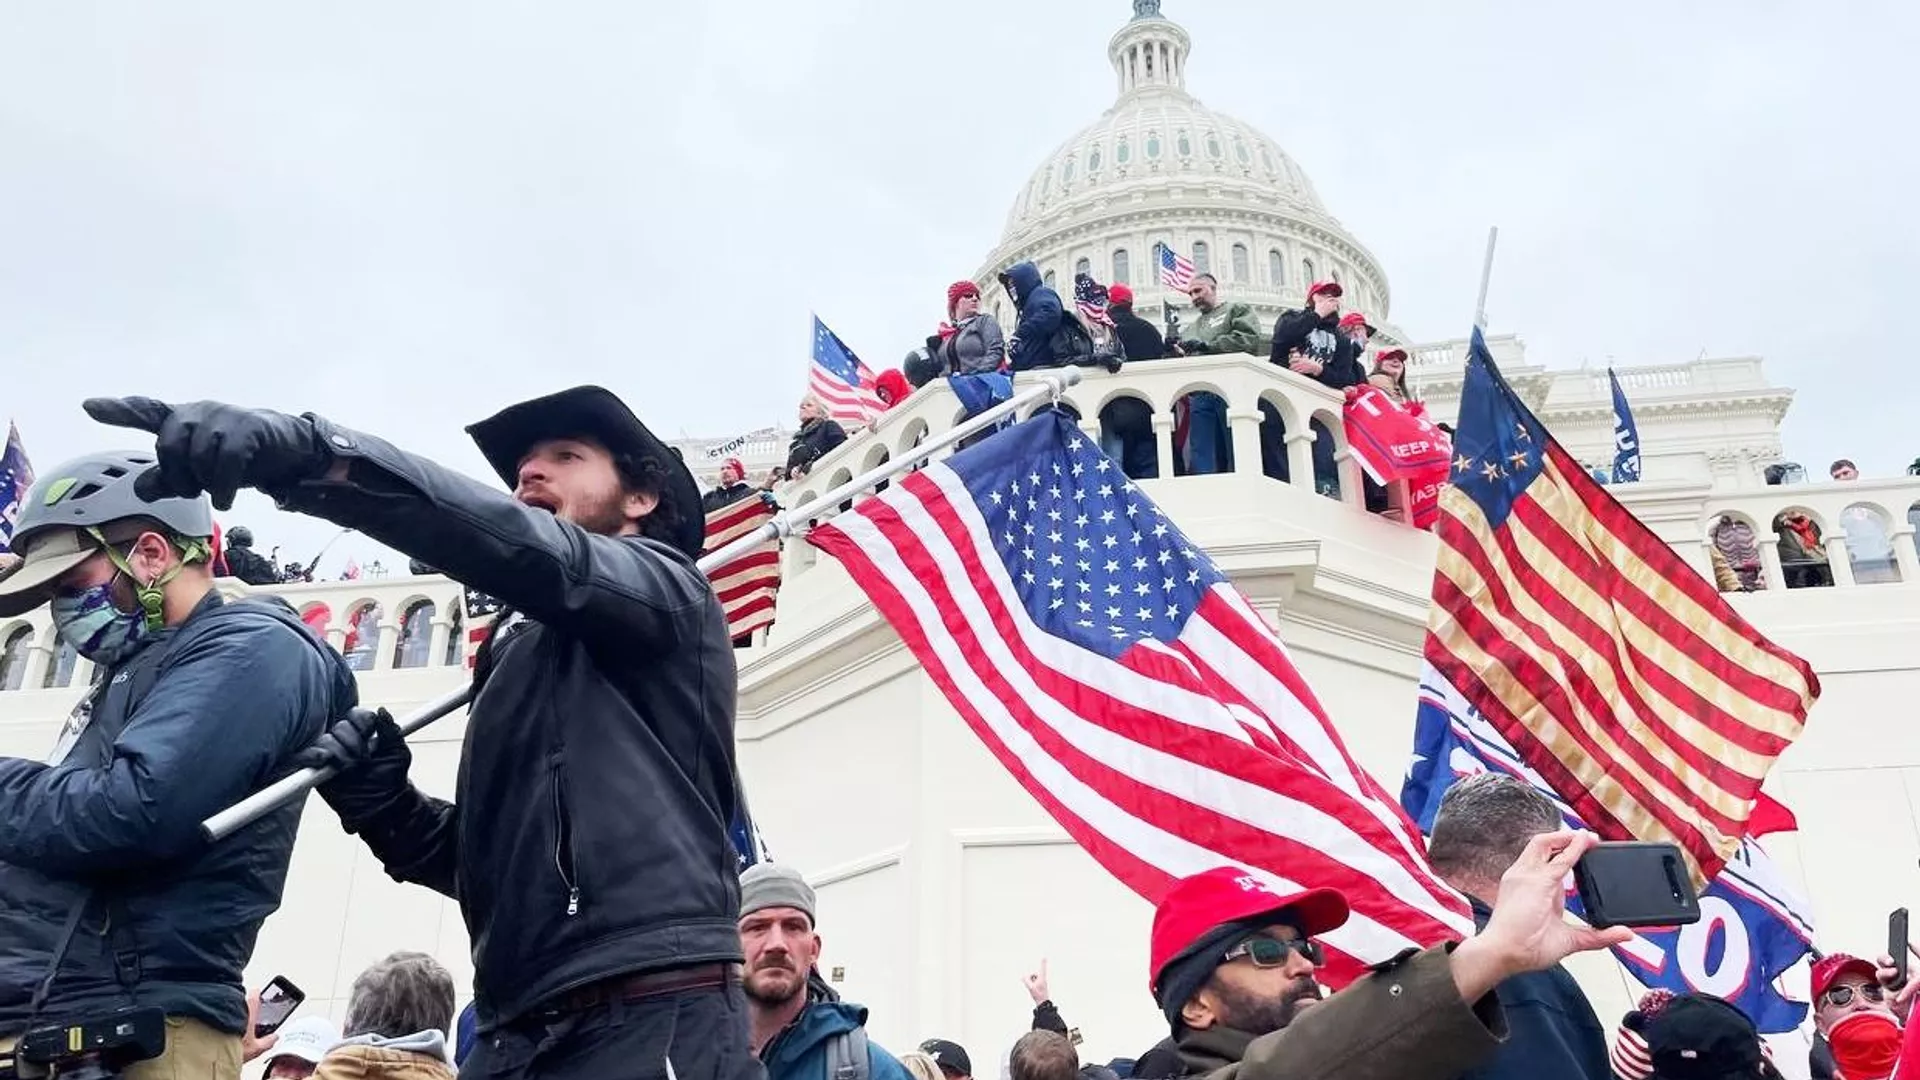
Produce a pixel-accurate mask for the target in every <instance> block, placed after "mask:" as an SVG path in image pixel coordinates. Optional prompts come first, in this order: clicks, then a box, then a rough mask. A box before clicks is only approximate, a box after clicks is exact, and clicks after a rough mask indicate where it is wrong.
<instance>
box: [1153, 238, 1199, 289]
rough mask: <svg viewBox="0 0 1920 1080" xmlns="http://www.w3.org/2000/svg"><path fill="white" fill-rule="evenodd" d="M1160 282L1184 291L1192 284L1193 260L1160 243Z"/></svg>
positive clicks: (1170, 287)
mask: <svg viewBox="0 0 1920 1080" xmlns="http://www.w3.org/2000/svg"><path fill="white" fill-rule="evenodd" d="M1160 284H1162V285H1165V286H1166V287H1167V288H1169V289H1178V290H1180V291H1181V292H1186V291H1187V288H1188V287H1189V286H1191V285H1192V284H1193V262H1192V260H1190V259H1188V258H1187V257H1186V256H1185V255H1179V254H1176V253H1175V252H1174V250H1173V249H1172V248H1170V247H1168V246H1167V245H1165V244H1161V245H1160Z"/></svg>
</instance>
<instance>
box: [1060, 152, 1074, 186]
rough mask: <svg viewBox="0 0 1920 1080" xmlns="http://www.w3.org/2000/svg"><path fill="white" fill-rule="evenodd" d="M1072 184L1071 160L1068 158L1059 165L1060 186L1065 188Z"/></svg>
mask: <svg viewBox="0 0 1920 1080" xmlns="http://www.w3.org/2000/svg"><path fill="white" fill-rule="evenodd" d="M1072 183H1073V158H1072V157H1071V156H1069V157H1068V158H1067V160H1065V161H1063V162H1061V163H1060V186H1061V187H1067V186H1068V185H1070V184H1072Z"/></svg>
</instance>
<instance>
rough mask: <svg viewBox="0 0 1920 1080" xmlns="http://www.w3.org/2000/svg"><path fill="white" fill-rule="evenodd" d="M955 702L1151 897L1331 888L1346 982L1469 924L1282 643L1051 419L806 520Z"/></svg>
mask: <svg viewBox="0 0 1920 1080" xmlns="http://www.w3.org/2000/svg"><path fill="white" fill-rule="evenodd" d="M810 539H811V541H812V542H813V543H814V544H816V545H818V546H819V547H820V548H821V549H823V550H825V551H827V552H828V553H830V554H832V555H833V556H834V557H835V558H838V559H839V560H840V561H841V562H842V563H843V564H845V566H846V568H847V570H848V572H849V573H850V574H851V575H852V577H853V580H854V581H855V582H856V583H857V584H858V585H859V586H860V588H861V589H862V590H863V591H864V592H865V593H866V595H867V597H868V598H869V599H870V600H871V601H872V602H873V603H874V605H875V607H876V608H877V609H878V610H879V611H880V613H881V614H882V615H883V616H884V617H885V618H886V619H887V621H888V622H889V623H890V624H892V626H893V628H894V629H895V630H896V631H898V632H899V634H900V636H901V638H902V639H903V640H904V641H905V642H906V644H907V646H908V648H909V649H911V650H912V652H913V654H914V656H915V658H916V659H917V660H918V661H919V662H920V664H921V666H922V667H923V668H924V669H925V670H926V672H927V674H928V675H929V676H930V677H931V678H932V679H933V680H934V682H935V684H936V685H938V686H939V687H940V689H941V691H942V692H943V693H944V694H945V695H946V698H947V700H948V702H950V703H951V704H952V705H953V707H954V709H955V710H956V711H957V712H958V713H959V714H960V715H961V717H962V718H963V719H964V720H965V721H966V723H967V724H968V725H969V726H970V727H971V728H972V729H973V731H974V733H975V734H977V735H978V736H979V737H980V739H981V741H982V742H984V743H985V744H986V746H987V749H988V750H990V751H991V752H992V753H993V754H994V756H995V757H997V758H998V759H999V760H1000V762H1001V764H1003V765H1004V766H1006V768H1007V769H1008V771H1009V772H1010V773H1012V775H1013V776H1014V778H1015V779H1017V780H1018V781H1019V782H1020V784H1021V785H1022V786H1023V787H1025V788H1026V790H1027V791H1028V792H1029V793H1030V794H1032V795H1033V797H1034V798H1035V799H1037V800H1038V801H1039V802H1040V804H1041V805H1042V806H1044V807H1045V808H1046V809H1047V811H1048V812H1049V813H1050V814H1052V815H1053V817H1054V818H1055V819H1056V820H1057V821H1059V822H1060V824H1061V825H1062V826H1063V827H1064V828H1065V829H1066V830H1067V832H1068V833H1069V834H1071V835H1072V836H1073V838H1074V839H1075V840H1076V841H1077V842H1078V843H1079V844H1080V846H1081V847H1082V848H1084V849H1085V850H1086V851H1087V852H1088V853H1089V854H1091V855H1092V856H1093V857H1094V859H1095V860H1097V861H1098V862H1099V863H1100V864H1101V865H1102V866H1104V867H1105V868H1106V869H1107V870H1108V871H1110V872H1111V873H1113V875H1114V876H1115V877H1117V878H1119V879H1120V880H1121V881H1122V882H1124V883H1125V884H1126V885H1128V886H1129V887H1130V888H1132V889H1133V890H1134V891H1136V892H1138V893H1139V894H1141V895H1142V896H1144V897H1146V898H1147V899H1148V900H1154V899H1157V898H1158V897H1159V896H1160V895H1161V893H1162V892H1164V891H1165V889H1166V888H1167V886H1168V885H1169V884H1170V883H1171V882H1173V881H1174V880H1176V879H1178V878H1181V877H1184V876H1186V875H1189V874H1195V873H1199V872H1201V871H1203V870H1207V869H1211V868H1213V867H1216V866H1223V865H1238V866H1242V867H1246V868H1248V869H1250V870H1252V871H1253V872H1254V873H1256V874H1257V875H1259V876H1260V877H1261V878H1262V879H1264V880H1265V881H1267V882H1268V883H1269V884H1271V885H1272V886H1274V887H1276V888H1278V889H1280V890H1282V891H1289V890H1294V889H1297V888H1302V887H1306V886H1309V885H1312V886H1321V885H1327V886H1334V887H1337V888H1339V889H1340V890H1342V891H1343V892H1345V893H1346V894H1347V897H1348V899H1349V900H1350V901H1351V903H1352V905H1353V908H1354V916H1353V918H1352V920H1351V921H1350V922H1348V923H1347V925H1345V926H1343V927H1341V928H1340V929H1339V930H1336V931H1334V932H1332V933H1330V934H1328V935H1326V943H1327V945H1328V947H1329V949H1330V950H1332V951H1333V952H1334V953H1335V954H1337V955H1336V956H1335V957H1334V960H1335V966H1334V969H1333V971H1332V972H1331V975H1332V977H1333V978H1335V979H1340V978H1343V977H1347V976H1351V975H1352V974H1354V973H1355V972H1356V971H1357V970H1358V967H1357V962H1365V961H1378V960H1382V959H1385V958H1387V957H1390V956H1392V955H1394V954H1395V953H1397V952H1399V951H1400V950H1402V949H1404V948H1408V947H1415V946H1423V945H1428V944H1432V943H1434V942H1436V941H1438V940H1440V939H1442V938H1445V937H1448V936H1456V937H1457V936H1459V935H1462V934H1465V933H1470V932H1471V931H1472V926H1473V924H1472V920H1471V919H1470V918H1469V916H1468V912H1467V907H1466V905H1465V903H1464V901H1462V900H1461V899H1460V897H1459V896H1458V895H1456V894H1455V893H1453V892H1452V891H1451V890H1449V889H1448V888H1447V887H1446V886H1444V885H1443V884H1441V883H1440V882H1439V881H1438V880H1437V879H1436V878H1435V877H1434V875H1433V873H1432V871H1431V870H1430V869H1429V868H1428V866H1427V865H1426V862H1425V858H1424V856H1423V854H1422V847H1421V845H1420V843H1419V841H1418V839H1417V836H1418V832H1417V830H1416V829H1415V828H1414V826H1413V824H1412V823H1411V822H1410V821H1409V820H1408V819H1407V817H1406V815H1405V814H1404V813H1403V812H1402V811H1401V809H1400V807H1399V805H1398V804H1397V803H1395V801H1394V800H1393V798H1392V796H1390V795H1388V794H1387V793H1386V792H1385V791H1384V790H1382V789H1381V787H1380V786H1379V785H1378V784H1377V783H1375V782H1374V781H1373V780H1372V779H1371V778H1370V777H1368V776H1367V775H1366V774H1365V773H1364V772H1362V771H1361V770H1360V768H1359V767H1358V766H1357V765H1355V763H1354V761H1353V758H1352V756H1351V755H1350V754H1349V753H1348V752H1347V748H1346V746H1345V745H1344V744H1343V743H1342V741H1341V739H1340V737H1339V735H1338V734H1337V733H1336V732H1335V731H1334V729H1333V726H1332V725H1331V724H1330V723H1329V722H1328V720H1327V717H1326V714H1325V712H1324V711H1323V710H1322V709H1321V707H1320V704H1319V702H1318V701H1317V700H1315V698H1314V696H1313V693H1312V691H1310V690H1309V689H1308V688H1307V685H1306V681H1305V680H1304V679H1303V678H1302V677H1301V676H1300V673H1299V672H1298V671H1297V670H1295V668H1294V666H1293V664H1292V662H1291V661H1290V660H1289V659H1288V656H1287V651H1286V649H1285V648H1284V647H1283V646H1282V645H1281V644H1280V641H1279V639H1278V638H1277V637H1276V636H1275V635H1274V633H1273V631H1272V630H1271V629H1270V628H1269V627H1268V626H1267V624H1266V623H1265V622H1264V621H1263V620H1262V619H1261V617H1260V615H1259V614H1258V613H1256V612H1255V611H1254V609H1253V608H1252V606H1251V605H1249V604H1248V602H1247V601H1246V599H1245V598H1244V597H1242V596H1241V595H1240V593H1239V592H1238V591H1237V590H1236V589H1235V588H1234V587H1233V585H1232V584H1231V583H1230V582H1229V581H1228V580H1227V579H1226V577H1225V575H1223V574H1222V573H1221V572H1220V570H1219V568H1217V567H1216V566H1214V564H1213V562H1212V561H1211V560H1209V559H1208V558H1207V556H1206V555H1205V554H1204V553H1203V552H1202V551H1200V550H1199V549H1198V548H1197V547H1195V546H1194V545H1193V544H1192V543H1191V542H1190V541H1189V540H1188V539H1187V538H1186V536H1184V535H1183V534H1182V533H1181V532H1180V530H1179V529H1178V528H1177V527H1175V526H1174V524H1173V522H1171V521H1169V520H1168V519H1167V517H1166V515H1165V514H1164V513H1162V512H1161V510H1160V508H1159V507H1157V506H1155V505H1154V503H1153V501H1152V500H1151V499H1149V498H1147V496H1146V495H1145V494H1144V493H1143V492H1142V491H1140V489H1139V488H1138V487H1136V486H1135V485H1134V484H1133V483H1132V482H1130V481H1129V480H1128V479H1127V478H1126V477H1125V476H1124V475H1122V473H1121V472H1120V467H1119V466H1118V465H1117V464H1115V463H1114V461H1113V460H1112V459H1111V458H1109V457H1107V456H1106V455H1105V454H1102V453H1101V452H1100V451H1099V449H1098V448H1097V447H1096V446H1094V445H1093V444H1092V443H1091V442H1090V441H1089V440H1088V439H1087V437H1086V436H1084V435H1083V434H1082V433H1081V432H1080V430H1079V429H1078V428H1077V427H1075V426H1074V424H1073V423H1072V422H1071V421H1070V420H1069V419H1067V418H1066V417H1065V416H1063V415H1061V414H1060V413H1058V412H1056V411H1052V410H1048V411H1045V412H1043V413H1041V414H1040V415H1039V416H1037V417H1035V418H1034V419H1031V420H1029V421H1027V422H1025V423H1023V424H1019V425H1017V426H1015V427H1013V428H1011V429H1009V430H1007V431H1005V432H1002V433H1001V434H999V435H996V436H994V437H993V438H991V439H988V440H986V441H985V442H982V443H980V444H979V445H977V446H975V447H972V448H970V449H968V450H965V451H962V452H961V453H959V454H956V455H954V456H953V457H951V458H949V459H947V460H945V461H942V462H939V463H937V464H934V465H930V466H928V467H926V468H925V469H922V470H921V471H919V472H917V473H914V474H912V475H911V476H908V477H906V478H905V479H903V480H901V481H899V482H898V483H896V484H894V485H893V487H892V488H890V489H889V490H888V491H886V492H885V493H882V494H879V495H875V496H872V497H869V498H867V499H864V500H862V501H860V502H859V503H856V504H855V506H854V508H853V509H852V510H850V511H848V512H846V513H843V514H840V515H839V516H837V517H835V518H833V519H832V520H831V521H830V522H828V523H827V524H825V525H823V526H821V527H819V528H817V529H815V530H814V531H813V532H812V534H811V537H810Z"/></svg>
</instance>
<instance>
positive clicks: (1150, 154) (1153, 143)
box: [1147, 131, 1160, 161]
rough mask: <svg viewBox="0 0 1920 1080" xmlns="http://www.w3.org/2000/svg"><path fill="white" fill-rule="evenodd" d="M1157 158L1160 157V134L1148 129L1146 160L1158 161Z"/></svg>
mask: <svg viewBox="0 0 1920 1080" xmlns="http://www.w3.org/2000/svg"><path fill="white" fill-rule="evenodd" d="M1159 159H1160V136H1159V135H1157V134H1155V133H1154V132H1151V131H1149V132H1147V160H1148V161H1158V160H1159Z"/></svg>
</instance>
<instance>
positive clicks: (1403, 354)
mask: <svg viewBox="0 0 1920 1080" xmlns="http://www.w3.org/2000/svg"><path fill="white" fill-rule="evenodd" d="M1395 358H1398V359H1399V361H1400V362H1401V363H1403V364H1404V363H1406V362H1407V350H1405V349H1381V350H1380V351H1379V352H1377V353H1374V354H1373V362H1374V363H1376V364H1378V363H1380V362H1381V361H1384V360H1392V359H1395Z"/></svg>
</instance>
